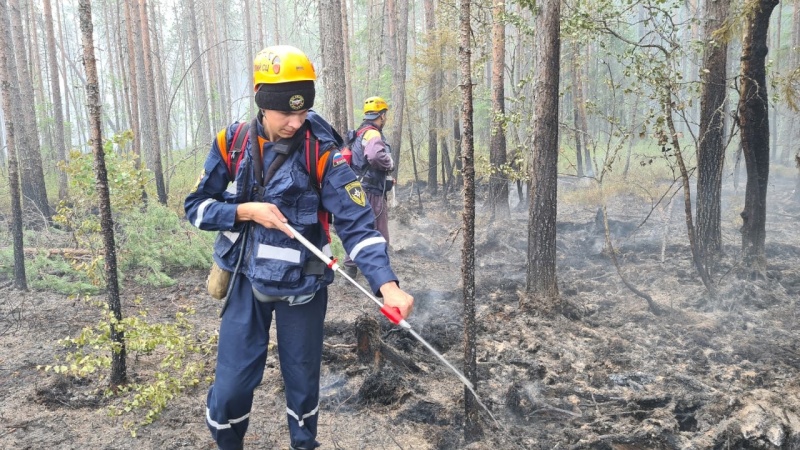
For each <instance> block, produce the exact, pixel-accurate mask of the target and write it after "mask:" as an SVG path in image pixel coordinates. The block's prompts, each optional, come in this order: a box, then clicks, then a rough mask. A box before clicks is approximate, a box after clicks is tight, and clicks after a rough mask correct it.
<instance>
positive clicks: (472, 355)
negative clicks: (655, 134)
mask: <svg viewBox="0 0 800 450" xmlns="http://www.w3.org/2000/svg"><path fill="white" fill-rule="evenodd" d="M470 3H471V0H461V1H460V10H459V23H460V37H459V44H458V65H459V68H460V72H461V82H460V83H459V87H460V88H461V120H462V121H463V123H464V132H463V133H462V135H461V139H462V140H461V154H462V158H463V161H464V170H463V176H464V212H463V220H464V225H463V227H464V228H463V229H462V236H463V239H464V241H463V247H462V250H461V264H462V265H461V283H462V289H463V295H464V312H463V322H464V375H465V376H466V377H467V379H468V380H469V381H470V383H472V385H473V386H474V385H475V384H476V383H477V380H478V374H477V365H476V348H475V347H476V343H475V341H476V338H475V334H476V332H477V327H476V325H475V160H474V153H475V151H474V147H473V145H474V143H473V123H472V116H473V106H472V105H473V99H472V49H471V47H470V37H471V35H472V27H471V24H470V9H471V5H470ZM482 436H483V430H482V429H481V424H480V417H479V416H478V402H477V399H475V398H474V397H473V396H472V394H471V392H470V391H469V389H467V388H466V387H465V388H464V441H465V442H466V443H471V442H475V441H477V440H479V439H480V438H481V437H482Z"/></svg>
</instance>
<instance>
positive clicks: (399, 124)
mask: <svg viewBox="0 0 800 450" xmlns="http://www.w3.org/2000/svg"><path fill="white" fill-rule="evenodd" d="M343 1H344V0H343ZM395 43H396V46H397V47H396V48H397V65H396V66H394V71H393V72H392V121H391V126H392V127H391V130H390V131H389V144H390V145H391V146H392V159H393V160H394V174H395V177H397V174H398V173H400V147H401V146H402V144H403V120H404V119H405V105H406V62H407V61H408V2H407V1H400V2H399V4H398V14H397V32H396V35H395Z"/></svg>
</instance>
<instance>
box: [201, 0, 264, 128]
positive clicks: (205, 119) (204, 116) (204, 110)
mask: <svg viewBox="0 0 800 450" xmlns="http://www.w3.org/2000/svg"><path fill="white" fill-rule="evenodd" d="M186 4H187V7H188V8H189V14H187V15H188V16H189V30H190V32H189V42H190V45H189V48H190V49H191V52H192V61H194V67H193V68H192V75H193V76H194V96H195V98H196V99H197V106H196V108H197V109H195V112H196V114H193V115H196V116H198V117H199V119H200V125H199V129H200V133H198V139H199V140H200V142H211V138H212V137H213V136H214V127H212V126H211V117H210V116H209V106H208V91H207V90H206V80H205V77H204V76H203V64H202V63H201V61H200V33H198V29H197V19H196V14H195V5H194V0H187V1H186ZM248 67H249V65H248Z"/></svg>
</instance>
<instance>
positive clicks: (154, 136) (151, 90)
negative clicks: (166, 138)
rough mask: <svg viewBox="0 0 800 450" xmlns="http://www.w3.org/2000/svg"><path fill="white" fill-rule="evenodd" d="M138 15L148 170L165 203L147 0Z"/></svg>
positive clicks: (140, 4)
mask: <svg viewBox="0 0 800 450" xmlns="http://www.w3.org/2000/svg"><path fill="white" fill-rule="evenodd" d="M139 16H140V18H141V19H140V20H141V25H142V50H143V54H144V73H145V92H146V93H147V110H148V113H149V114H148V119H149V123H150V126H149V129H150V135H149V136H148V139H147V142H148V148H149V149H150V170H152V171H153V176H154V177H155V179H156V194H157V195H158V202H159V203H161V204H162V205H166V204H167V189H166V186H165V185H164V170H163V169H162V167H161V143H160V140H161V139H160V136H159V132H158V115H157V111H158V110H157V108H156V87H155V77H154V76H153V63H152V61H151V56H150V55H151V50H150V24H149V20H148V16H147V0H139Z"/></svg>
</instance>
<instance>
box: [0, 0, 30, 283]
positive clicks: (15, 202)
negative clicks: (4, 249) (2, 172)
mask: <svg viewBox="0 0 800 450" xmlns="http://www.w3.org/2000/svg"><path fill="white" fill-rule="evenodd" d="M11 45H12V39H11V22H10V21H9V17H8V9H7V7H6V1H5V0H0V92H2V100H3V105H2V108H3V124H4V126H5V132H6V143H7V144H8V147H7V150H8V190H9V193H10V194H11V227H10V228H11V235H12V239H13V241H14V287H15V288H16V289H19V290H22V291H27V290H28V280H27V277H26V276H25V252H24V242H23V236H22V199H20V185H19V175H20V174H19V161H18V159H17V138H16V134H15V129H14V118H15V117H16V118H19V117H20V113H19V108H20V100H19V81H18V79H17V68H16V62H15V61H14V53H13V51H12V49H11Z"/></svg>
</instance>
